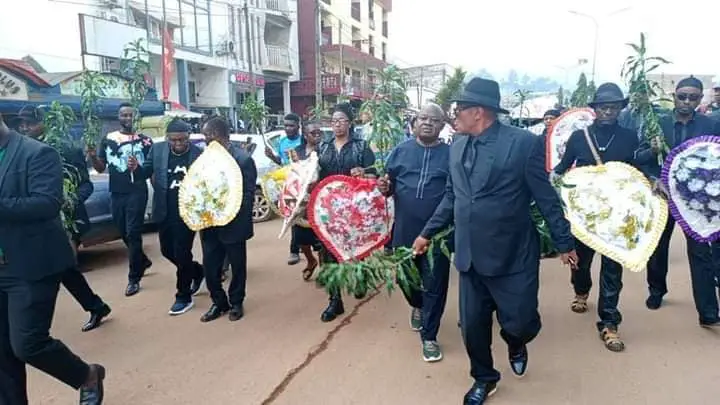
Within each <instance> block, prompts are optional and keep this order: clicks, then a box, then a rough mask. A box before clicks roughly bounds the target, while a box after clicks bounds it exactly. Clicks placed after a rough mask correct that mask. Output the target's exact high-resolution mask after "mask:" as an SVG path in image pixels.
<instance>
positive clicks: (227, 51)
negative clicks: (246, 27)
mask: <svg viewBox="0 0 720 405" xmlns="http://www.w3.org/2000/svg"><path fill="white" fill-rule="evenodd" d="M234 54H235V42H233V41H223V42H220V44H218V49H217V50H216V51H215V55H216V56H227V55H234Z"/></svg>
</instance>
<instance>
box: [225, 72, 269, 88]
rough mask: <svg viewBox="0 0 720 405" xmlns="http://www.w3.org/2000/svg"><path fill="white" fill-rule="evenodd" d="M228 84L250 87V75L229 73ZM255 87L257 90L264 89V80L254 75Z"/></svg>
mask: <svg viewBox="0 0 720 405" xmlns="http://www.w3.org/2000/svg"><path fill="white" fill-rule="evenodd" d="M230 82H231V83H235V84H239V85H243V84H245V85H248V86H250V83H251V81H250V73H247V72H232V73H230ZM255 87H258V88H264V87H265V78H264V77H262V76H258V75H255Z"/></svg>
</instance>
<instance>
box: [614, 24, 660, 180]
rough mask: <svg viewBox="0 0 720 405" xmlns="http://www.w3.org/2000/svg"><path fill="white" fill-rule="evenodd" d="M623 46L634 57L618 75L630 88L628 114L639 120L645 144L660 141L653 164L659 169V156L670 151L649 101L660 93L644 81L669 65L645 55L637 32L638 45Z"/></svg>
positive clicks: (641, 40)
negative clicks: (630, 49) (658, 150)
mask: <svg viewBox="0 0 720 405" xmlns="http://www.w3.org/2000/svg"><path fill="white" fill-rule="evenodd" d="M627 45H628V46H629V47H630V48H632V50H633V52H634V54H633V55H630V56H628V57H627V58H626V59H625V63H624V64H623V68H622V71H621V75H622V77H623V78H624V79H625V81H626V82H627V85H628V87H629V89H630V90H629V97H630V106H631V108H632V112H633V113H635V114H636V115H637V116H639V117H640V118H641V120H642V123H643V124H642V128H643V132H644V136H645V138H646V139H647V140H648V141H650V140H652V139H659V140H660V142H661V148H660V149H661V150H660V153H658V155H657V162H658V165H659V166H661V167H662V165H663V162H664V158H663V155H664V154H667V153H668V152H670V148H669V147H668V145H667V143H666V142H665V137H664V136H663V132H662V128H661V127H660V122H659V120H658V115H657V113H656V112H655V110H654V109H653V105H652V102H653V101H654V100H655V99H657V98H658V97H659V95H661V94H662V90H661V87H660V85H659V84H658V83H657V82H656V81H654V80H650V79H649V78H648V74H649V73H651V72H653V71H654V70H657V69H658V68H659V67H661V66H663V65H666V64H669V63H670V62H669V61H668V60H666V59H665V58H661V57H659V56H648V53H647V46H646V43H645V34H644V33H640V42H639V43H637V44H633V43H629V44H627Z"/></svg>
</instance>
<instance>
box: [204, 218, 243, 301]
mask: <svg viewBox="0 0 720 405" xmlns="http://www.w3.org/2000/svg"><path fill="white" fill-rule="evenodd" d="M203 232H205V234H204V235H203V243H202V248H203V266H204V267H205V285H206V286H207V288H208V291H210V298H211V299H212V302H213V304H215V305H216V306H218V307H220V308H221V309H228V308H229V307H230V306H231V305H242V304H243V301H245V286H246V284H247V242H245V241H243V242H238V243H230V244H226V243H223V242H221V241H220V239H219V238H218V235H217V230H216V229H213V228H211V229H208V230H205V231H203ZM226 256H227V257H228V259H229V260H230V270H231V271H232V280H230V287H229V289H228V293H227V294H225V290H224V289H223V286H222V268H223V262H224V261H225V257H226Z"/></svg>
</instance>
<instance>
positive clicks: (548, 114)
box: [543, 109, 562, 118]
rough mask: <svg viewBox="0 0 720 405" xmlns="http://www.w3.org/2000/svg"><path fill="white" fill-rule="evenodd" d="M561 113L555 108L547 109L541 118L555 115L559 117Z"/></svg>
mask: <svg viewBox="0 0 720 405" xmlns="http://www.w3.org/2000/svg"><path fill="white" fill-rule="evenodd" d="M561 114H562V113H561V112H560V110H556V109H552V110H547V111H545V114H543V118H545V117H553V118H557V117H559V116H560V115H561Z"/></svg>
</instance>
